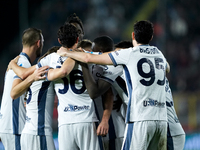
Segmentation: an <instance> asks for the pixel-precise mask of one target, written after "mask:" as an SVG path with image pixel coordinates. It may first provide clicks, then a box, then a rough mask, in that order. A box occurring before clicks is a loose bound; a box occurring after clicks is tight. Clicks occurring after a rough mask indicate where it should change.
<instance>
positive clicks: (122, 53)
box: [108, 48, 132, 66]
mask: <svg viewBox="0 0 200 150" xmlns="http://www.w3.org/2000/svg"><path fill="white" fill-rule="evenodd" d="M131 50H132V48H128V49H120V50H117V51H113V52H111V53H109V54H108V55H109V56H110V59H111V60H112V62H113V65H114V66H117V65H120V64H127V62H128V60H129V57H130V53H131Z"/></svg>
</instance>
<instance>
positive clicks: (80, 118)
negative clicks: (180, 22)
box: [40, 24, 102, 150]
mask: <svg viewBox="0 0 200 150" xmlns="http://www.w3.org/2000/svg"><path fill="white" fill-rule="evenodd" d="M66 33H68V34H66ZM78 36H79V34H78V31H77V28H76V27H74V26H73V25H70V26H69V25H68V26H66V24H65V25H64V26H62V27H61V28H60V29H59V31H58V41H59V43H60V44H61V45H62V47H65V48H66V49H67V51H68V50H70V49H74V48H76V47H77V43H78V39H79V38H78ZM57 56H59V55H54V54H52V55H48V57H47V58H46V59H42V60H41V61H40V63H41V64H42V66H43V65H46V64H49V61H50V60H51V61H54V62H56V66H50V67H53V68H54V69H50V70H49V71H48V77H47V78H48V80H50V81H52V80H54V86H55V91H56V94H57V96H58V99H59V105H58V142H59V149H60V150H65V149H73V150H78V149H81V150H100V149H101V147H100V146H102V145H100V143H99V141H98V136H97V134H96V128H95V122H97V121H98V119H97V117H96V114H95V108H94V102H93V100H92V99H91V98H90V97H89V95H88V92H87V90H86V87H85V84H84V82H83V77H82V70H81V66H80V65H79V64H78V63H77V62H75V61H74V60H72V59H71V58H64V57H60V56H59V57H57ZM67 62H68V63H67ZM65 64H66V66H65V68H66V69H65V71H66V70H68V71H66V74H65V76H62V73H59V72H58V71H59V70H60V68H63V66H64V65H65ZM69 68H71V69H73V70H72V71H71V70H69ZM55 79H56V80H55ZM83 137H84V138H83Z"/></svg>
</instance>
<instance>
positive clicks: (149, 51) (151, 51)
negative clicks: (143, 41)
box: [140, 48, 159, 54]
mask: <svg viewBox="0 0 200 150" xmlns="http://www.w3.org/2000/svg"><path fill="white" fill-rule="evenodd" d="M140 53H146V54H158V53H159V51H158V50H157V49H156V48H140Z"/></svg>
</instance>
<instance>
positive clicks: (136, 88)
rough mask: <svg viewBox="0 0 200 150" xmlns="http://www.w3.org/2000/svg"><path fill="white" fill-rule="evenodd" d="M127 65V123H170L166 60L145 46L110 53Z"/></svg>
mask: <svg viewBox="0 0 200 150" xmlns="http://www.w3.org/2000/svg"><path fill="white" fill-rule="evenodd" d="M109 56H110V58H111V60H112V62H113V64H114V65H115V66H116V65H123V68H124V75H125V79H126V85H127V90H128V97H129V100H128V106H127V115H126V122H134V121H145V120H164V121H167V112H166V103H165V99H166V98H165V71H166V66H167V63H166V59H165V57H164V56H163V54H162V53H161V51H159V50H158V49H157V48H156V47H154V46H149V45H141V46H137V47H133V48H128V49H121V50H118V51H114V52H111V53H109Z"/></svg>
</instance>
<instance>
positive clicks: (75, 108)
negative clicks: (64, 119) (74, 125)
mask: <svg viewBox="0 0 200 150" xmlns="http://www.w3.org/2000/svg"><path fill="white" fill-rule="evenodd" d="M89 109H90V106H85V105H83V106H77V105H70V104H68V107H65V109H64V112H68V111H84V110H89Z"/></svg>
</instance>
